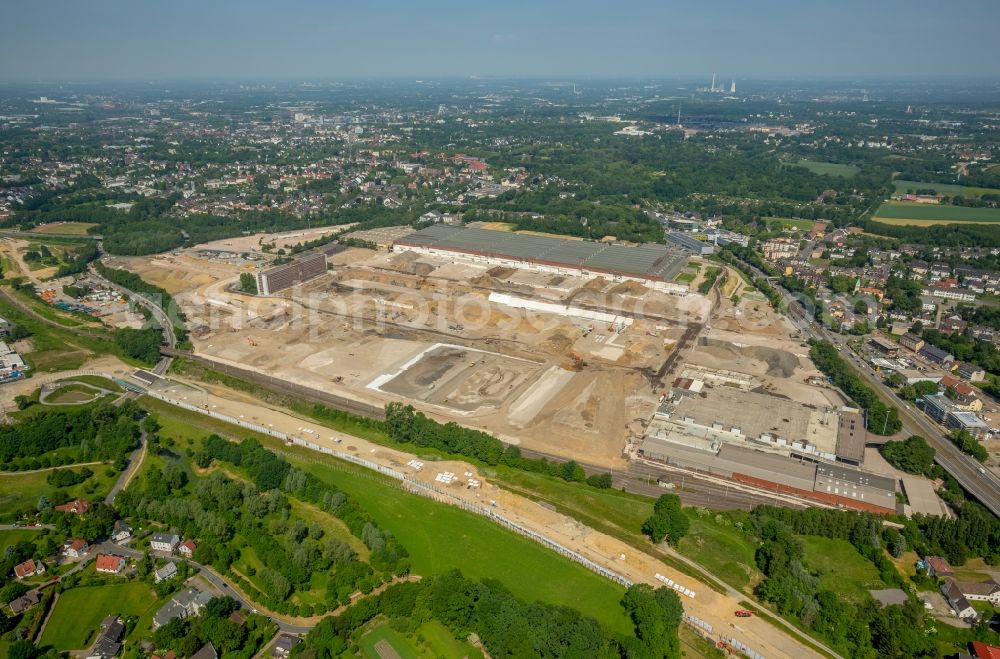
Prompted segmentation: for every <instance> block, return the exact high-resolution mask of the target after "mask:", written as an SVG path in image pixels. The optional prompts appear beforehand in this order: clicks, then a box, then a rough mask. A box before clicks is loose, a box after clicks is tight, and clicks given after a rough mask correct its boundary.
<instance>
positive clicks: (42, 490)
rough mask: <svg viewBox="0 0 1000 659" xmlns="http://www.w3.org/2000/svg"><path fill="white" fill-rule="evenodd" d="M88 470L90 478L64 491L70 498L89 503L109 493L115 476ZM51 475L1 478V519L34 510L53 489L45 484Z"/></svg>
mask: <svg viewBox="0 0 1000 659" xmlns="http://www.w3.org/2000/svg"><path fill="white" fill-rule="evenodd" d="M65 468H68V467H64V469H65ZM90 469H91V471H93V472H94V475H93V476H91V477H90V478H88V479H87V480H85V481H84V482H82V483H80V484H78V485H74V486H73V487H68V488H63V489H64V490H65V491H66V492H67V493H68V494H69V497H70V498H74V497H78V496H79V497H83V498H86V499H91V500H95V499H102V500H103V499H104V497H105V495H106V494H107V493H108V491H109V490H111V486H112V485H113V484H114V481H115V479H116V478H117V474H116V475H115V476H111V477H109V476H106V475H105V473H104V472H105V471H107V466H106V465H94V466H92V467H90ZM50 473H51V472H50V471H39V472H36V473H32V474H25V473H18V472H4V473H3V474H0V515H10V514H12V513H16V512H18V511H20V510H23V509H25V508H32V509H34V507H35V504H36V503H38V498H39V497H40V496H41V495H43V494H46V493H48V492H51V491H52V490H53V489H54V488H53V487H52V486H51V485H49V484H48V483H47V482H45V479H46V478H47V477H48V475H49V474H50Z"/></svg>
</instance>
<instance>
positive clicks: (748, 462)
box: [639, 436, 816, 491]
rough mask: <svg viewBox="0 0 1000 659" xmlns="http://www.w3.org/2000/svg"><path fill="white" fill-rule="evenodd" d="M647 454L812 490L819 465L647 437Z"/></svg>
mask: <svg viewBox="0 0 1000 659" xmlns="http://www.w3.org/2000/svg"><path fill="white" fill-rule="evenodd" d="M639 448H640V451H642V454H643V456H645V457H646V458H649V459H651V460H659V461H660V462H665V463H668V464H673V465H676V466H679V467H685V468H688V469H697V470H699V471H703V472H708V473H712V474H717V475H719V476H724V477H726V478H732V476H733V473H740V474H744V475H747V476H753V477H754V478H759V479H761V480H765V481H769V482H772V483H779V484H781V485H787V486H791V487H796V488H798V489H800V490H805V491H812V489H813V484H814V482H815V479H816V466H815V464H813V463H811V462H802V461H800V460H796V459H795V458H789V457H786V456H783V455H776V454H773V453H765V452H763V451H756V450H753V449H746V448H742V447H740V446H735V445H733V444H723V446H722V448H721V449H720V450H719V452H718V453H713V452H710V451H704V450H700V449H697V448H693V447H688V446H684V445H682V444H678V443H675V442H671V441H666V440H663V439H659V438H656V437H649V436H647V437H646V438H645V439H644V440H643V442H642V444H641V445H640V447H639Z"/></svg>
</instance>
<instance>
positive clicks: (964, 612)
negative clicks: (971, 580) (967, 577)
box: [941, 578, 979, 620]
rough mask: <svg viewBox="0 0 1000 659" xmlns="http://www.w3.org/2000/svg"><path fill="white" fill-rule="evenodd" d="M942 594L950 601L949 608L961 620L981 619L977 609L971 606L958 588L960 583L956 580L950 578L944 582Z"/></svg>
mask: <svg viewBox="0 0 1000 659" xmlns="http://www.w3.org/2000/svg"><path fill="white" fill-rule="evenodd" d="M941 593H942V594H943V595H944V597H945V599H947V600H948V606H950V607H951V609H952V611H954V612H955V615H956V616H958V617H959V618H961V619H963V620H975V619H976V618H978V617H979V614H978V613H976V609H975V608H973V606H972V605H971V604H969V600H967V599H965V596H964V595H963V594H962V591H961V590H960V589H959V587H958V583H957V582H956V581H955V580H954V579H950V578H949V579H948V580H947V581H945V582H944V585H943V586H941Z"/></svg>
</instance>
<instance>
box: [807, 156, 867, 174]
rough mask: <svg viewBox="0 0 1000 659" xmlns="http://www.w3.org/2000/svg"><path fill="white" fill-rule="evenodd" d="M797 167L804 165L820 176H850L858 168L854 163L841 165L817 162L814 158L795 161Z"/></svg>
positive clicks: (856, 171)
mask: <svg viewBox="0 0 1000 659" xmlns="http://www.w3.org/2000/svg"><path fill="white" fill-rule="evenodd" d="M795 164H796V165H798V166H799V167H805V168H806V169H808V170H809V171H810V172H812V173H813V174H819V175H820V176H842V177H844V178H851V177H853V176H854V175H855V174H857V173H858V172H859V171H861V170H860V168H858V167H856V166H855V165H841V164H840V163H836V162H819V161H816V160H806V159H805V158H803V159H802V160H800V161H798V162H797V163H795Z"/></svg>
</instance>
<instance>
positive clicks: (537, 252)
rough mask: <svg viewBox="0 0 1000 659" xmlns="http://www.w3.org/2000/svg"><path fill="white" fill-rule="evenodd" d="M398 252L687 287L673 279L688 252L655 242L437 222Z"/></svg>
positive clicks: (397, 245)
mask: <svg viewBox="0 0 1000 659" xmlns="http://www.w3.org/2000/svg"><path fill="white" fill-rule="evenodd" d="M393 250H394V251H404V250H405V251H413V252H418V253H422V254H430V255H435V256H444V257H447V258H456V257H460V258H465V259H469V260H471V261H476V262H482V263H487V264H490V265H503V266H508V267H513V268H530V269H534V270H541V271H550V272H554V273H558V274H565V275H584V276H595V277H596V276H606V277H610V278H611V279H613V280H616V281H617V280H635V281H639V282H641V283H643V284H645V285H647V286H649V287H650V288H654V289H657V290H661V291H664V292H668V293H674V294H677V295H684V294H686V293H687V292H688V287H687V286H686V285H679V284H674V283H671V280H672V279H673V278H674V277H676V276H677V274H678V273H679V272H680V271H681V270H682V269H683V268H684V266H685V265H686V263H687V259H688V257H687V255H686V254H684V253H683V252H682V251H680V250H679V249H675V248H673V247H668V246H666V245H659V244H653V243H645V244H642V245H635V246H628V245H619V244H615V243H606V242H594V241H590V240H568V239H564V238H554V237H549V236H535V235H529V234H522V233H513V232H510V231H495V230H491V229H480V228H476V227H453V226H442V225H434V226H430V227H427V228H426V229H421V230H420V231H416V232H414V233H412V234H410V235H408V236H404V237H403V238H400V239H398V240H396V241H395V242H394V243H393Z"/></svg>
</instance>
